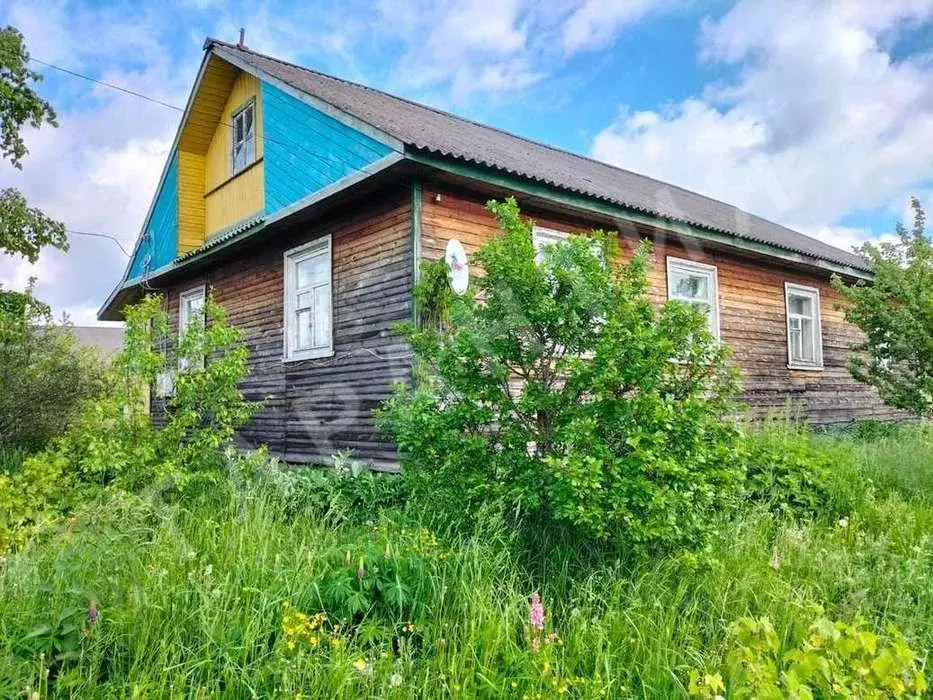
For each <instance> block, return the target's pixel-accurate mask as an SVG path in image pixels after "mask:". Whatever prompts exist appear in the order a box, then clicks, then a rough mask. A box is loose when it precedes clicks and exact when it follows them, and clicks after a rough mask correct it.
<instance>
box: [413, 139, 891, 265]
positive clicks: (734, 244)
mask: <svg viewBox="0 0 933 700" xmlns="http://www.w3.org/2000/svg"><path fill="white" fill-rule="evenodd" d="M406 157H407V158H408V159H410V160H412V161H414V162H417V163H420V164H422V165H426V166H428V167H431V168H435V169H437V170H440V171H443V172H447V173H449V174H451V175H456V176H461V177H465V178H468V179H472V180H478V181H481V182H484V183H486V184H489V185H493V186H497V187H501V188H504V189H509V190H513V191H515V192H521V193H523V194H525V195H528V196H532V197H538V198H541V199H545V200H551V201H554V202H558V203H560V204H562V205H563V206H566V207H569V208H572V209H575V210H577V211H580V212H584V213H587V212H588V213H595V214H600V215H603V216H612V217H614V218H618V219H624V220H627V221H630V222H632V223H635V224H643V225H646V226H651V227H652V228H656V229H659V230H662V231H667V232H670V233H674V234H677V235H679V236H686V237H689V238H695V239H698V240H706V241H709V242H712V243H718V244H720V245H724V246H727V247H730V248H735V249H738V250H743V251H746V252H751V253H754V254H757V255H764V256H767V257H771V258H775V259H779V260H781V261H783V262H790V263H795V264H800V265H806V266H808V267H813V268H818V269H820V270H824V271H828V272H830V273H836V274H840V275H844V276H846V277H850V278H857V279H865V280H871V279H872V278H873V275H872V273H871V272H870V271H869V270H868V269H867V268H866V269H859V268H856V267H854V266H852V265H846V264H843V263H840V262H837V261H833V260H828V259H825V258H821V257H819V256H815V255H812V254H809V253H802V252H800V251H796V250H791V249H788V248H783V247H780V246H777V245H774V244H772V243H768V242H765V241H759V240H757V239H752V238H748V237H745V236H740V235H738V234H735V233H730V232H726V231H718V230H714V229H707V228H704V227H701V226H697V225H695V224H691V223H687V222H682V221H677V220H673V219H668V218H664V217H662V216H659V215H657V214H653V213H651V212H645V211H641V210H639V209H634V208H632V207H630V206H627V205H625V204H621V203H616V202H611V201H609V200H606V199H603V198H599V197H595V196H592V195H586V194H582V193H579V192H576V191H574V190H570V189H567V188H561V187H558V186H555V185H549V184H545V183H542V182H540V181H538V180H535V179H532V178H528V177H523V176H521V175H516V174H512V173H506V172H505V171H502V170H499V169H496V168H492V167H489V166H483V165H479V164H477V163H474V162H472V161H468V160H465V159H463V158H458V157H457V156H453V155H439V154H435V153H431V152H428V151H425V150H423V149H419V148H408V149H407V150H406Z"/></svg>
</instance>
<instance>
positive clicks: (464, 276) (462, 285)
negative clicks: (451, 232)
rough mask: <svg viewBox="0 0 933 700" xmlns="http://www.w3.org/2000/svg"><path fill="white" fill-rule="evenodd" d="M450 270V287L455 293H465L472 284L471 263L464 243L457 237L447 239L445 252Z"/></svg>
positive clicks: (445, 258)
mask: <svg viewBox="0 0 933 700" xmlns="http://www.w3.org/2000/svg"><path fill="white" fill-rule="evenodd" d="M444 260H445V261H446V262H447V269H448V271H449V275H448V276H449V278H450V288H451V289H452V290H454V293H455V294H463V293H464V292H465V291H466V290H467V285H469V284H470V264H469V263H468V262H467V254H466V251H465V250H464V249H463V245H462V244H461V243H460V241H458V240H457V239H456V238H451V239H450V240H449V241H447V251H446V252H445V253H444Z"/></svg>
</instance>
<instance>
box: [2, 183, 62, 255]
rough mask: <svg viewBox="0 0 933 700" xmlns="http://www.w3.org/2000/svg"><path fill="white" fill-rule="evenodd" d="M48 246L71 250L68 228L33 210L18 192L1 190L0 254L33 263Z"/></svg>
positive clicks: (37, 210) (6, 189)
mask: <svg viewBox="0 0 933 700" xmlns="http://www.w3.org/2000/svg"><path fill="white" fill-rule="evenodd" d="M45 246H52V247H53V248H58V249H59V250H68V238H67V236H66V235H65V224H63V223H61V222H60V221H55V220H54V219H51V218H49V217H48V216H46V215H45V214H44V213H43V212H42V211H41V210H40V209H37V208H36V207H30V206H29V203H28V202H27V201H26V198H25V197H24V196H23V195H22V193H21V192H19V191H18V190H15V189H13V188H12V187H6V188H4V189H2V190H0V251H2V252H4V253H8V254H10V255H22V256H23V257H24V258H26V259H27V260H28V261H29V262H31V263H34V262H36V261H37V260H38V259H39V253H40V252H41V250H42V249H43V248H44V247H45Z"/></svg>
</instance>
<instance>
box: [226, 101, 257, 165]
mask: <svg viewBox="0 0 933 700" xmlns="http://www.w3.org/2000/svg"><path fill="white" fill-rule="evenodd" d="M250 110H252V112H253V133H252V136H251V139H252V142H253V157H252V158H250V159H249V160H247V161H245V162H244V163H243V165H242V166H240V167H239V168H238V167H237V164H236V152H237V140H236V122H237V119H240V118H243V117H244V115H245V114H246V112H247V111H250ZM243 131H244V139H243V147H244V148H245V147H246V144H247V142H248V141H249V139H247V138H246V137H245V132H246V130H245V128H244V130H243ZM255 162H256V100H254V99H250V100H248V101H247V102H246V103H245V104H243V105H242V106H241V107H240V108H239V109H237V110H236V111H235V112H234V113H233V114H232V115H231V116H230V174H231V176H233V175H238V174H240V173H242V172H243V171H244V170H246V169H247V168H248V167H249V166H251V165H252V164H253V163H255Z"/></svg>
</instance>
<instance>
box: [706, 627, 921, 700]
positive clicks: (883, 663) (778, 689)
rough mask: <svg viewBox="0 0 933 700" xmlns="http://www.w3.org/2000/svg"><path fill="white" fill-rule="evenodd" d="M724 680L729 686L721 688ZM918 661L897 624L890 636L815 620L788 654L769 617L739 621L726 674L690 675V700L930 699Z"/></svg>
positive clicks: (731, 635)
mask: <svg viewBox="0 0 933 700" xmlns="http://www.w3.org/2000/svg"><path fill="white" fill-rule="evenodd" d="M723 676H725V678H726V679H727V680H726V682H725V684H723ZM926 687H927V686H926V679H925V677H924V674H923V670H922V667H921V662H920V659H919V658H918V656H917V653H916V652H915V651H913V650H912V649H911V648H910V647H909V646H908V644H907V642H906V641H905V640H904V637H903V635H902V634H901V633H900V632H899V631H898V630H897V628H896V627H895V626H894V625H889V626H888V629H887V632H886V634H882V635H878V634H875V633H873V632H871V631H870V630H868V629H865V626H864V622H863V621H862V620H856V621H855V622H852V623H846V622H843V621H836V622H833V621H832V620H829V619H827V618H826V617H823V616H822V615H821V616H819V617H817V619H816V620H814V621H813V623H812V624H811V625H810V628H809V634H808V635H807V637H806V639H804V640H803V641H802V642H801V643H800V644H798V645H796V646H794V647H792V648H788V645H787V644H786V643H783V644H782V642H781V639H780V638H779V637H778V635H777V633H776V632H775V630H774V627H773V625H772V624H771V621H770V620H769V619H768V618H760V619H755V618H748V617H744V618H741V619H739V620H737V621H736V622H735V623H733V625H732V626H731V627H730V629H729V651H728V652H727V654H726V664H725V669H724V672H723V673H722V674H720V673H714V674H700V673H699V672H698V671H696V670H694V671H692V672H691V674H690V687H689V691H690V695H692V696H694V697H701V698H713V697H719V696H720V694H721V693H725V692H726V691H728V693H729V696H730V697H733V698H755V699H758V698H761V699H762V700H767V699H769V698H774V699H775V700H778V699H780V698H800V699H803V698H830V697H839V698H866V699H868V698H889V697H899V698H900V697H906V698H920V697H925V696H926Z"/></svg>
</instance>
